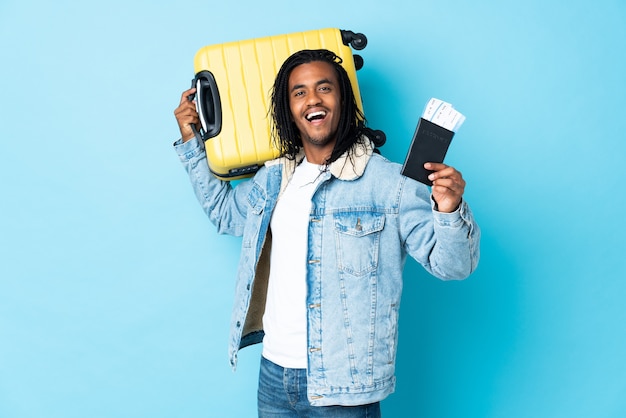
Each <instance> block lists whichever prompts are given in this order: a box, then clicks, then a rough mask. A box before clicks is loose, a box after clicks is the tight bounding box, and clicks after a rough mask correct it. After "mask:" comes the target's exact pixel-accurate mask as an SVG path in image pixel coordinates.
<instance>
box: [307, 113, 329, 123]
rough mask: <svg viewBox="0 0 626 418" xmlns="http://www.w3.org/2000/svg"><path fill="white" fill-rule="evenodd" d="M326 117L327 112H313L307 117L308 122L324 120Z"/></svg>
mask: <svg viewBox="0 0 626 418" xmlns="http://www.w3.org/2000/svg"><path fill="white" fill-rule="evenodd" d="M324 116H326V112H324V111H319V112H312V113H309V114H308V115H306V120H308V121H311V120H313V119H316V118H323V117H324Z"/></svg>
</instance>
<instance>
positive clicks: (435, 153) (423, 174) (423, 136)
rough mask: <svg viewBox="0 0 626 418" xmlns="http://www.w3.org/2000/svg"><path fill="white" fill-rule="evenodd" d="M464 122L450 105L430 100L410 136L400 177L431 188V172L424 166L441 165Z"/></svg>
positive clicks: (463, 117)
mask: <svg viewBox="0 0 626 418" xmlns="http://www.w3.org/2000/svg"><path fill="white" fill-rule="evenodd" d="M464 121H465V116H463V115H462V114H461V113H460V112H458V111H457V110H455V109H454V107H452V105H451V104H450V103H446V102H444V101H442V100H439V99H434V98H433V99H430V100H429V101H428V103H427V104H426V107H425V109H424V113H423V115H422V117H421V118H420V120H419V122H418V124H417V128H416V129H415V133H414V134H413V140H412V141H411V146H410V148H409V152H408V153H407V156H406V159H405V161H404V165H403V167H402V174H403V175H405V176H407V177H410V178H412V179H415V180H417V181H419V182H421V183H424V184H426V185H428V186H432V182H431V181H430V180H429V179H428V175H429V174H430V173H432V171H430V170H426V169H425V168H424V163H427V162H433V163H442V162H443V159H444V157H445V156H446V152H447V151H448V147H449V146H450V142H451V141H452V137H453V136H454V134H455V132H456V131H457V130H458V129H459V128H460V127H461V125H462V124H463V122H464Z"/></svg>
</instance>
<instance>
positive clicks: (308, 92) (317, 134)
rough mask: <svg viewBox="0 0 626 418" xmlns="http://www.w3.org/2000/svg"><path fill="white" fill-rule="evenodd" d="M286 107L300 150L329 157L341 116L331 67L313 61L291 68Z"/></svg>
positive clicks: (337, 85)
mask: <svg viewBox="0 0 626 418" xmlns="http://www.w3.org/2000/svg"><path fill="white" fill-rule="evenodd" d="M289 107H290V109H291V116H292V118H293V120H294V122H295V124H296V127H297V128H298V130H299V131H300V136H301V138H302V144H303V147H304V151H305V152H307V151H308V150H311V151H313V152H316V153H320V152H322V153H323V152H328V154H330V152H331V151H332V149H333V147H334V145H335V142H336V140H337V127H338V126H339V118H340V116H341V97H340V91H339V82H338V79H337V74H336V72H335V69H334V68H333V67H332V65H331V64H329V63H327V62H323V61H313V62H310V63H308V64H301V65H299V66H297V67H296V68H294V69H293V70H292V72H291V75H290V76H289ZM307 158H308V155H307Z"/></svg>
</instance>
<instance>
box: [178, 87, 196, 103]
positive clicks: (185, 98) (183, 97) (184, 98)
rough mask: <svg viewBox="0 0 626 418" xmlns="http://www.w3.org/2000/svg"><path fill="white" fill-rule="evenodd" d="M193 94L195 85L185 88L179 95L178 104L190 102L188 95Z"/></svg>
mask: <svg viewBox="0 0 626 418" xmlns="http://www.w3.org/2000/svg"><path fill="white" fill-rule="evenodd" d="M194 94H196V88H195V87H192V88H190V89H187V90H185V91H184V92H183V94H182V95H181V96H180V104H183V103H184V102H190V101H191V100H190V99H189V96H191V95H194Z"/></svg>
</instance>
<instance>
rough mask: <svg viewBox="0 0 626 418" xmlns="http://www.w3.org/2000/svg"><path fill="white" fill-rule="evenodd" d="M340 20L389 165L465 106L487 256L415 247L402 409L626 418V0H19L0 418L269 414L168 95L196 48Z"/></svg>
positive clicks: (3, 76) (10, 100)
mask: <svg viewBox="0 0 626 418" xmlns="http://www.w3.org/2000/svg"><path fill="white" fill-rule="evenodd" d="M325 27H338V28H343V29H351V30H354V31H358V32H363V33H365V34H366V35H367V36H368V39H369V44H368V46H367V48H366V49H365V50H364V51H362V52H361V55H362V56H363V57H364V59H365V66H364V68H363V69H362V70H361V71H359V73H358V77H359V83H360V86H361V91H362V94H363V100H364V106H365V111H366V114H367V117H368V119H369V122H370V126H372V127H375V128H380V129H383V130H384V131H385V132H386V134H387V144H386V145H385V146H384V147H383V149H382V150H383V153H384V154H385V155H386V156H387V157H388V158H390V159H391V160H394V161H397V162H402V161H403V159H404V155H405V153H406V150H407V149H408V145H409V142H410V139H411V135H412V133H413V130H414V128H415V125H416V122H417V119H418V117H419V115H420V113H421V111H422V109H423V106H424V105H425V103H426V101H427V100H428V99H429V98H430V97H437V98H441V99H444V100H446V101H449V102H451V103H453V104H454V105H455V107H456V108H457V109H459V110H460V111H461V112H463V113H464V114H465V115H466V116H467V121H466V122H465V124H464V125H463V127H462V128H461V130H460V131H459V133H458V134H457V136H456V137H455V139H454V141H453V143H452V146H451V148H450V151H449V153H448V156H447V158H446V162H448V163H450V164H452V165H454V166H456V167H458V168H459V169H460V170H461V171H462V172H463V174H464V177H465V178H466V180H467V183H468V186H467V189H466V198H467V200H468V201H469V202H470V204H471V206H472V208H473V210H474V212H475V215H476V217H477V219H478V221H479V223H480V225H481V227H482V231H483V241H482V260H481V264H480V266H479V269H478V271H477V272H476V273H475V274H474V275H473V276H472V277H471V278H470V279H468V280H466V281H464V282H455V283H443V282H440V281H438V280H436V279H434V278H432V277H430V276H428V275H427V274H426V273H425V272H424V271H423V270H422V268H421V267H420V266H418V265H417V263H415V262H414V261H412V260H411V261H409V262H408V264H407V266H406V270H405V273H406V274H405V283H406V284H405V293H404V296H403V305H402V309H401V318H400V346H399V354H398V388H397V391H396V393H395V394H393V395H392V396H391V397H389V398H388V399H387V400H385V401H384V402H383V412H384V413H385V416H387V417H397V416H415V417H429V418H457V417H464V418H471V417H476V418H478V417H481V418H496V417H497V418H500V417H507V418H510V417H534V418H538V417H540V418H554V417H567V418H571V417H602V418H609V417H624V416H626V396H625V393H626V331H625V328H626V307H625V305H626V304H625V302H624V300H625V298H626V282H625V278H626V268H625V267H624V258H625V255H626V254H625V251H624V232H625V231H626V228H625V227H626V224H625V222H626V221H625V219H626V217H625V216H624V208H625V207H626V201H625V191H624V182H625V181H626V169H625V168H624V155H625V151H626V145H625V141H624V140H625V136H624V131H623V129H624V123H623V121H624V109H625V98H626V83H625V76H624V75H625V74H626V59H625V52H626V5H625V4H624V2H623V1H621V0H598V1H594V2H589V1H580V0H554V1H545V0H527V1H523V2H519V1H518V2H507V1H496V0H476V1H472V2H467V1H461V0H437V1H434V0H433V1H424V0H422V1H413V0H406V1H397V0H396V1H393V0H388V1H379V0H375V1H374V0H370V1H367V0H358V1H357V0H342V1H332V2H327V1H317V2H292V1H286V0H285V1H281V0H268V1H264V2H259V1H252V0H242V1H234V2H231V1H220V2H209V1H192V0H179V1H176V2H174V1H172V2H164V1H147V0H145V1H129V0H125V1H120V0H110V1H106V2H75V1H67V0H61V1H57V2H43V1H34V0H20V1H13V0H8V1H7V0H2V2H0V51H1V55H2V59H1V61H2V65H1V68H0V103H1V109H0V139H1V143H2V149H1V151H0V179H1V180H0V196H1V198H0V199H1V200H0V202H1V203H0V211H1V214H2V216H1V217H0V417H3V418H22V417H24V418H25V417H42V418H44V417H45V418H74V417H76V418H78V417H80V418H84V417H94V418H95V417H118V418H122V417H133V418H134V417H153V418H154V417H213V416H229V417H230V416H232V417H249V416H255V414H256V405H255V403H256V392H255V391H256V378H257V368H258V358H259V354H260V348H259V347H253V348H248V349H246V350H244V351H243V352H242V353H241V356H240V366H239V368H238V370H237V372H236V373H232V371H231V369H230V367H229V364H228V359H227V352H226V345H227V335H228V323H229V318H230V309H231V303H232V294H233V287H234V286H233V280H234V276H235V268H236V261H237V258H238V253H239V244H240V242H239V240H238V239H237V238H232V237H224V236H217V234H216V233H215V232H214V229H213V227H212V225H210V224H209V222H208V220H207V219H206V218H205V216H204V215H203V213H202V212H201V210H200V209H199V207H198V205H197V203H196V201H195V198H194V196H193V194H192V191H191V188H190V186H189V184H188V181H187V179H186V175H185V173H184V172H183V170H182V168H181V167H180V165H179V163H178V161H177V157H176V156H175V154H174V151H173V150H172V148H171V143H172V142H173V141H174V140H175V139H176V138H177V135H178V130H177V127H176V122H175V119H174V117H173V110H174V108H175V107H176V106H177V104H178V101H179V98H180V93H181V92H182V91H183V90H184V89H186V88H187V87H188V86H189V84H190V80H191V78H192V76H193V55H194V54H195V52H196V50H197V49H199V48H200V47H201V46H204V45H207V44H214V43H221V42H226V41H232V40H239V39H248V38H254V37H259V36H266V35H273V34H282V33H289V32H294V31H301V30H309V29H318V28H325ZM401 411H403V412H401ZM406 411H410V413H407V412H406Z"/></svg>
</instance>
